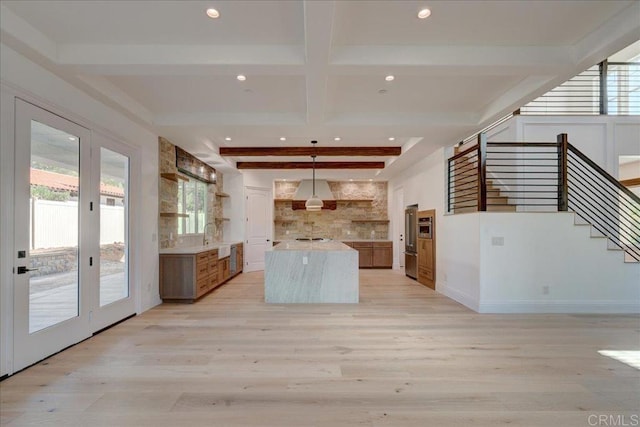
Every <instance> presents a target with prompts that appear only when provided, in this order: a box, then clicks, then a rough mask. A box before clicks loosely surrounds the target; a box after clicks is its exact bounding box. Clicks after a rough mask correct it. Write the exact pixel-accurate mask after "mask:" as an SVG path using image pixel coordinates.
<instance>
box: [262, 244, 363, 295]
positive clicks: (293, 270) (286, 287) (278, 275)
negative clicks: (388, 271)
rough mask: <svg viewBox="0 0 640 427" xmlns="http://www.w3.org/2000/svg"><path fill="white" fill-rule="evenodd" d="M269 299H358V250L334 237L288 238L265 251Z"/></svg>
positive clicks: (265, 277)
mask: <svg viewBox="0 0 640 427" xmlns="http://www.w3.org/2000/svg"><path fill="white" fill-rule="evenodd" d="M264 280H265V282H264V291H265V292H264V293H265V301H266V302H268V303H308V304H310V303H357V302H358V300H359V278H358V252H357V251H356V250H354V249H352V248H350V247H349V246H347V245H345V244H343V243H341V242H339V241H335V240H331V241H326V242H308V241H302V242H301V241H295V240H287V241H284V242H282V243H279V244H278V245H276V246H274V247H273V248H270V249H268V250H267V251H266V252H265V269H264Z"/></svg>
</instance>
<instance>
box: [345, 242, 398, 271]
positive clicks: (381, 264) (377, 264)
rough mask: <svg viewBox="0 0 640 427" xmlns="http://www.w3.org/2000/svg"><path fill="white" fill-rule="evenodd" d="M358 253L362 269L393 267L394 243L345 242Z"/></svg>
mask: <svg viewBox="0 0 640 427" xmlns="http://www.w3.org/2000/svg"><path fill="white" fill-rule="evenodd" d="M345 244H346V245H348V246H351V247H352V248H353V249H355V250H357V251H358V261H359V267H360V268H391V267H392V266H393V242H389V241H383V242H371V241H368V242H366V241H363V242H345Z"/></svg>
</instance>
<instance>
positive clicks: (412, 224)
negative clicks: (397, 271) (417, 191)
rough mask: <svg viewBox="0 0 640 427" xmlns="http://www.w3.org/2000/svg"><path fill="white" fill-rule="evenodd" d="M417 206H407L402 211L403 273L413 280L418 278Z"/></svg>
mask: <svg viewBox="0 0 640 427" xmlns="http://www.w3.org/2000/svg"><path fill="white" fill-rule="evenodd" d="M417 226H418V205H412V206H407V209H406V210H405V211H404V231H405V233H404V235H405V241H404V273H405V274H406V275H407V276H409V277H411V278H413V279H417V277H418V242H417V238H416V237H417Z"/></svg>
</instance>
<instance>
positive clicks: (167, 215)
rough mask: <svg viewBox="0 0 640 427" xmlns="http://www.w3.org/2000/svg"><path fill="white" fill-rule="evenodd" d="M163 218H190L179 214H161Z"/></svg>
mask: <svg viewBox="0 0 640 427" xmlns="http://www.w3.org/2000/svg"><path fill="white" fill-rule="evenodd" d="M160 216H161V217H165V218H188V217H189V215H188V214H181V213H177V212H160Z"/></svg>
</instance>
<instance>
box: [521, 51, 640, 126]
mask: <svg viewBox="0 0 640 427" xmlns="http://www.w3.org/2000/svg"><path fill="white" fill-rule="evenodd" d="M519 114H522V115H599V114H610V115H640V63H637V62H608V61H603V62H601V63H599V64H597V65H594V66H593V67H591V68H589V69H587V70H585V71H583V72H582V73H580V74H578V75H577V76H575V77H573V78H572V79H570V80H567V81H566V82H564V83H563V84H561V85H560V86H558V87H556V88H554V89H552V90H551V91H549V92H547V93H545V94H544V95H542V96H540V97H538V98H536V99H534V100H533V101H531V102H529V103H528V104H527V105H525V106H523V107H521V108H520V110H519Z"/></svg>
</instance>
